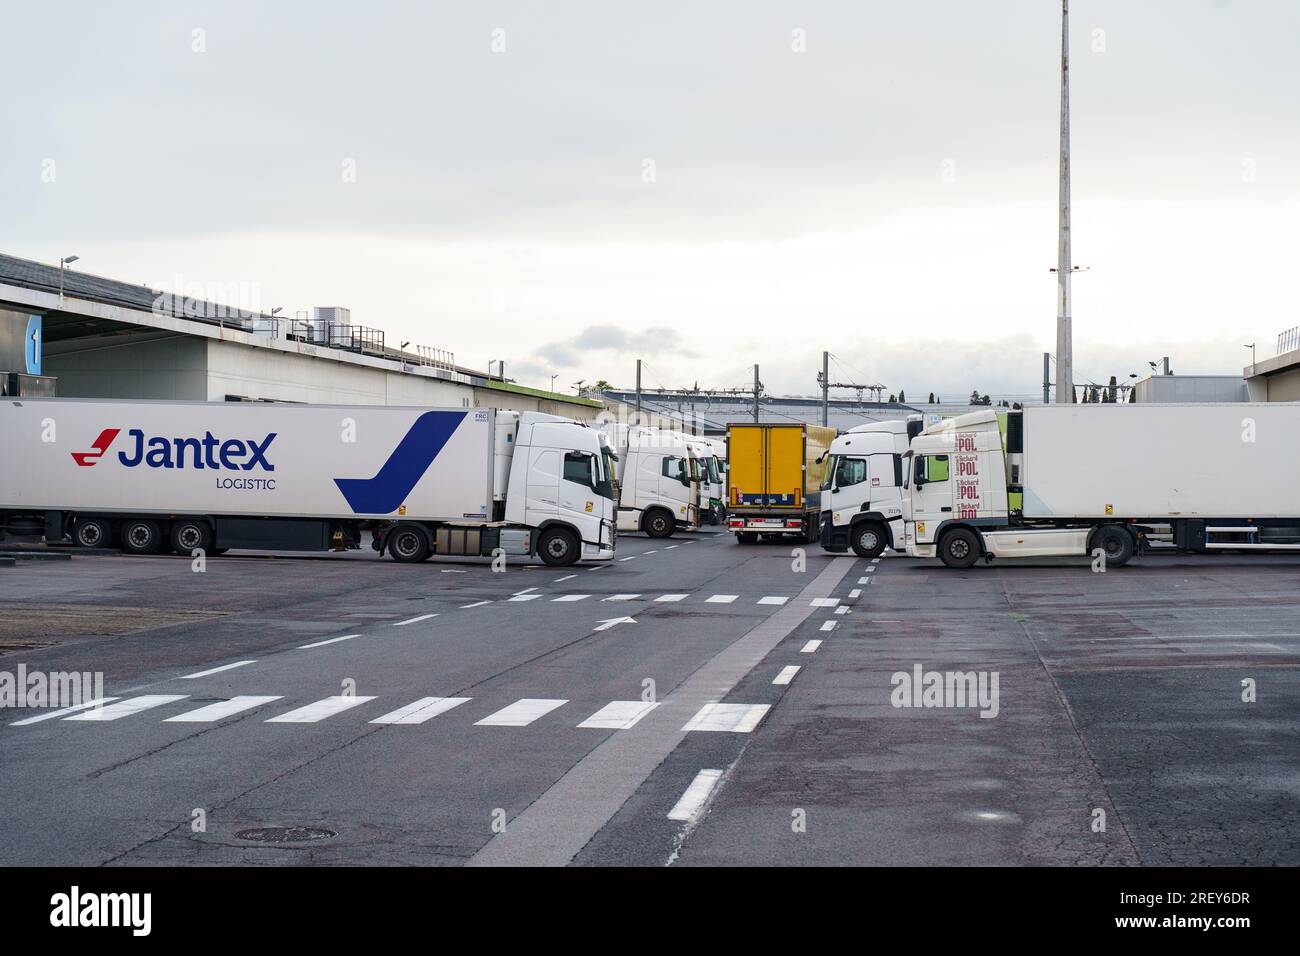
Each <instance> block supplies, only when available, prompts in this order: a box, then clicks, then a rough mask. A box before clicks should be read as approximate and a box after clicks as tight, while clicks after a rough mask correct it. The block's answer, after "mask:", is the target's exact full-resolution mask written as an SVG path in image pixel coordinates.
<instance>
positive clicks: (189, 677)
mask: <svg viewBox="0 0 1300 956" xmlns="http://www.w3.org/2000/svg"><path fill="white" fill-rule="evenodd" d="M256 663H257V661H235V663H233V664H222V665H221V666H220V667H214V668H212V669H211V670H206V671H199V672H198V673H197V674H186V675H185V676H184V677H182V678H181V680H195V679H196V678H199V677H208V676H210V675H212V674H220V673H221V672H222V671H233V670H234V669H235V668H236V667H244V666H246V665H248V664H256Z"/></svg>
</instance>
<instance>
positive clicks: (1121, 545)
mask: <svg viewBox="0 0 1300 956" xmlns="http://www.w3.org/2000/svg"><path fill="white" fill-rule="evenodd" d="M1097 548H1100V549H1101V552H1102V554H1104V555H1105V557H1106V566H1107V567H1111V568H1122V567H1124V565H1126V564H1128V563H1129V560H1130V559H1131V558H1132V557H1133V552H1134V550H1136V542H1134V540H1133V535H1132V534H1131V533H1130V532H1129V530H1128V528H1125V527H1124V526H1123V525H1118V524H1107V525H1102V526H1101V527H1100V528H1098V529H1097V530H1096V531H1094V532H1093V533H1092V546H1091V547H1090V548H1089V549H1088V554H1089V555H1091V554H1092V552H1093V551H1094V550H1096V549H1097Z"/></svg>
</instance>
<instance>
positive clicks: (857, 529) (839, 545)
mask: <svg viewBox="0 0 1300 956" xmlns="http://www.w3.org/2000/svg"><path fill="white" fill-rule="evenodd" d="M921 428H922V422H921V417H920V416H919V415H913V416H911V417H910V418H909V419H907V420H906V421H904V420H894V421H887V422H871V423H869V424H866V425H858V426H856V427H855V428H852V429H850V430H849V431H847V432H845V433H844V434H842V435H839V436H838V437H836V438H835V440H834V441H833V442H832V443H831V448H830V452H829V453H828V454H829V455H830V462H829V465H828V467H827V469H826V480H825V482H824V483H823V485H822V515H821V543H822V547H823V548H825V549H826V550H827V551H833V552H843V551H847V550H848V549H849V548H852V549H853V553H854V554H856V555H858V556H859V557H862V558H874V557H877V556H878V555H880V554H881V553H882V552H884V550H885V549H886V548H896V549H898V550H900V551H901V550H902V549H903V531H904V529H903V479H904V465H903V457H904V456H905V455H906V454H907V450H908V445H909V443H910V441H911V437H912V436H913V435H916V434H919V433H920V431H921Z"/></svg>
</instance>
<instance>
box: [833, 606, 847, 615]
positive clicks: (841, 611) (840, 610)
mask: <svg viewBox="0 0 1300 956" xmlns="http://www.w3.org/2000/svg"><path fill="white" fill-rule="evenodd" d="M835 613H836V614H848V613H849V609H848V607H847V606H846V605H844V604H841V605H840V606H839V607H837V608H836V609H835Z"/></svg>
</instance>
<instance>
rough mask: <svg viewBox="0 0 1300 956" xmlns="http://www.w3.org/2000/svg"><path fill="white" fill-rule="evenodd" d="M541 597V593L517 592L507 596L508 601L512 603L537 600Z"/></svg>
mask: <svg viewBox="0 0 1300 956" xmlns="http://www.w3.org/2000/svg"><path fill="white" fill-rule="evenodd" d="M539 597H541V595H540V594H516V595H515V596H514V597H508V598H506V603H507V604H512V603H515V602H517V601H536V600H537V599H538V598H539Z"/></svg>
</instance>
